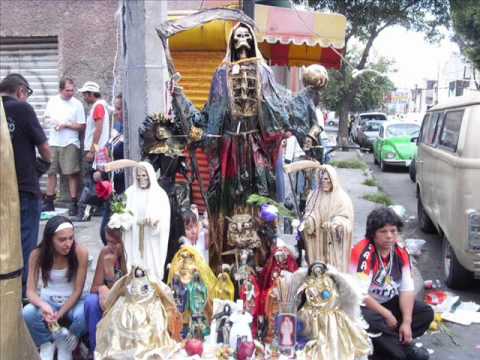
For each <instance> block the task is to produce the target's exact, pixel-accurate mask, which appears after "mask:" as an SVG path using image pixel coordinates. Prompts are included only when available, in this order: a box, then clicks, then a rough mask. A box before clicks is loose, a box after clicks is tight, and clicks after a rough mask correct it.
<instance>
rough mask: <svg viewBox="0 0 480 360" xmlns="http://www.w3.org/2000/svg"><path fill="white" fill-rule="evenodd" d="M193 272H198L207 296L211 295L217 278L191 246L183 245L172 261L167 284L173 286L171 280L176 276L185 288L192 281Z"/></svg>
mask: <svg viewBox="0 0 480 360" xmlns="http://www.w3.org/2000/svg"><path fill="white" fill-rule="evenodd" d="M195 272H198V274H199V276H200V279H201V281H202V282H203V284H204V285H205V286H206V287H207V290H208V294H211V292H212V290H213V287H214V286H215V283H216V282H217V278H216V277H215V275H214V274H213V272H212V270H211V269H210V267H209V266H208V264H207V263H206V262H205V260H204V259H203V256H202V255H201V254H200V253H199V252H198V251H197V250H196V249H195V248H193V247H192V246H188V245H184V246H182V247H181V248H180V250H178V251H177V253H176V254H175V256H174V257H173V259H172V262H171V266H170V270H169V272H168V280H167V284H168V285H169V286H173V285H172V284H173V279H174V277H175V276H178V279H179V280H180V282H181V283H182V284H183V285H184V286H187V285H188V284H189V283H190V282H191V281H192V279H193V277H194V274H195ZM209 297H210V296H209Z"/></svg>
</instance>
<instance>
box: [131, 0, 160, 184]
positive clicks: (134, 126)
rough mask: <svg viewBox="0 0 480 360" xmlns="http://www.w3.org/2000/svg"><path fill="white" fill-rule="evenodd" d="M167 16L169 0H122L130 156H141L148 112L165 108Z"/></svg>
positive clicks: (136, 158)
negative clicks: (162, 32) (163, 32)
mask: <svg viewBox="0 0 480 360" xmlns="http://www.w3.org/2000/svg"><path fill="white" fill-rule="evenodd" d="M166 19H167V1H148V0H137V1H130V0H122V35H123V36H122V38H123V46H122V55H123V60H124V64H125V66H124V77H123V78H124V79H125V80H124V82H123V98H124V125H125V131H124V135H125V150H124V152H125V158H126V159H132V160H140V157H141V151H140V145H139V135H138V129H139V127H140V126H141V124H142V122H143V120H144V119H145V117H146V116H147V115H149V114H152V113H157V112H161V113H163V112H164V109H165V103H164V99H165V96H164V94H165V82H166V80H167V79H168V72H167V66H166V59H165V49H164V48H163V44H162V41H161V40H160V39H159V38H158V36H157V32H156V27H157V26H158V25H159V24H160V23H161V22H163V21H165V20H166ZM127 174H129V173H127ZM131 180H132V178H131V175H130V174H129V175H127V176H126V181H127V184H131ZM127 186H128V185H127Z"/></svg>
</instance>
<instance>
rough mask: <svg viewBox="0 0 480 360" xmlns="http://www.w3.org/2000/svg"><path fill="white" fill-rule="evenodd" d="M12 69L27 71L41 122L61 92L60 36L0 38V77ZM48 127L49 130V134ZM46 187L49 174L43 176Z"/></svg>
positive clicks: (42, 181)
mask: <svg viewBox="0 0 480 360" xmlns="http://www.w3.org/2000/svg"><path fill="white" fill-rule="evenodd" d="M9 73H19V74H21V75H23V76H24V77H25V78H26V79H27V81H28V82H29V84H30V87H31V88H32V90H33V95H32V96H31V97H30V98H29V99H28V102H29V103H30V104H31V105H32V106H33V108H34V109H35V112H36V114H37V117H38V119H39V120H40V123H42V124H43V114H44V112H45V107H46V106H47V102H48V99H49V97H50V96H52V95H55V94H57V93H58V42H57V38H56V37H47V38H45V37H41V38H30V37H29V38H17V37H2V38H0V78H2V79H3V78H4V77H5V76H6V75H7V74H9ZM48 131H49V130H48V129H45V133H46V135H47V136H48ZM40 186H41V188H42V190H44V189H45V187H46V176H43V177H42V179H40Z"/></svg>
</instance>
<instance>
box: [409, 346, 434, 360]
mask: <svg viewBox="0 0 480 360" xmlns="http://www.w3.org/2000/svg"><path fill="white" fill-rule="evenodd" d="M406 354H407V359H408V360H428V359H429V358H430V354H429V353H428V351H427V349H425V348H424V347H421V346H420V347H419V346H416V345H415V344H412V345H410V346H409V347H408V348H407V351H406Z"/></svg>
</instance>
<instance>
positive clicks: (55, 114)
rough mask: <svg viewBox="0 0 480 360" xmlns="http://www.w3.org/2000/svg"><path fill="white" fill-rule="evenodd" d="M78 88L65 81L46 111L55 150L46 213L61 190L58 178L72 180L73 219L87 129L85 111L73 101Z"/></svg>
mask: <svg viewBox="0 0 480 360" xmlns="http://www.w3.org/2000/svg"><path fill="white" fill-rule="evenodd" d="M74 91H75V84H74V82H73V80H72V79H70V78H62V79H61V80H60V83H59V94H58V95H55V96H53V97H51V98H50V100H49V101H48V104H47V109H46V111H45V123H46V124H47V125H49V126H50V128H51V131H50V136H49V140H48V143H49V145H50V148H51V149H52V153H53V159H52V165H51V166H50V169H49V171H48V185H47V196H46V198H45V201H44V205H43V209H42V210H43V211H53V210H55V207H54V205H53V200H54V198H55V193H56V188H57V174H60V175H66V176H67V177H68V188H69V192H70V197H71V199H72V204H71V205H70V209H69V215H70V216H73V215H76V214H77V212H78V205H77V202H78V184H79V173H80V136H79V134H80V132H81V131H83V130H84V129H85V110H84V108H83V105H82V103H81V102H80V101H79V100H77V99H75V98H74V97H73V94H74Z"/></svg>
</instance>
